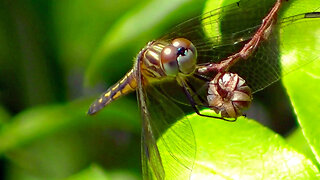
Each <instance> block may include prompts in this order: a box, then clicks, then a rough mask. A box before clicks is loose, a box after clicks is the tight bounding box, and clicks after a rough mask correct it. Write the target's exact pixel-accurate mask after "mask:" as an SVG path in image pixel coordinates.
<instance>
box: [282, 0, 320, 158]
mask: <svg viewBox="0 0 320 180" xmlns="http://www.w3.org/2000/svg"><path fill="white" fill-rule="evenodd" d="M302 2H303V1H294V3H293V4H292V7H293V8H292V9H288V11H287V12H286V13H285V14H284V15H290V14H293V13H299V12H300V13H304V12H312V11H315V10H317V9H318V8H319V7H320V2H319V1H314V2H313V3H310V1H308V3H309V4H308V5H309V6H304V5H301V3H302ZM301 7H305V8H301ZM297 33H299V35H300V36H304V37H305V38H304V39H306V40H305V41H302V42H301V43H299V44H296V43H295V44H291V41H294V39H292V38H294V34H297ZM319 37H320V22H319V20H318V21H317V20H312V19H311V20H309V21H308V22H306V23H303V24H302V25H301V26H298V27H295V28H294V29H292V28H291V29H290V28H287V30H286V31H285V32H283V33H282V38H283V39H282V42H283V43H286V44H287V45H286V46H285V48H282V49H281V52H282V54H281V56H282V59H284V60H285V59H287V58H288V57H289V58H290V61H305V60H309V61H310V63H309V64H307V65H305V66H303V67H302V68H300V69H298V70H297V71H295V72H293V73H292V74H289V75H288V76H286V77H285V78H284V79H283V83H284V85H285V88H286V89H287V92H288V94H289V97H290V100H291V102H292V105H293V107H294V110H295V112H296V114H297V117H298V122H299V124H300V126H301V128H302V132H303V134H304V136H305V137H306V138H307V141H308V143H309V144H310V146H311V149H312V151H313V153H314V154H315V157H316V159H317V160H318V162H319V160H320V142H319V139H320V128H319V127H320V122H319V121H318V120H319V119H320V114H319V112H318V109H319V107H320V97H319V94H318V89H319V88H320V70H319V69H320V61H319V60H320V55H319V52H320V47H319V44H320V38H319ZM290 45H291V46H290ZM288 65H290V63H289V64H288Z"/></svg>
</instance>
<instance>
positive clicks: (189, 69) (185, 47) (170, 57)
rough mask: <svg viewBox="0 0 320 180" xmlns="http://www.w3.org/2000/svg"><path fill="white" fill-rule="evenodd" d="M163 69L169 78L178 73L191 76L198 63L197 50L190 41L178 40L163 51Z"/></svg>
mask: <svg viewBox="0 0 320 180" xmlns="http://www.w3.org/2000/svg"><path fill="white" fill-rule="evenodd" d="M160 57H161V67H162V69H163V71H164V72H165V73H166V75H168V76H176V75H178V73H182V74H184V75H189V74H191V73H193V72H194V70H195V67H196V62H197V50H196V48H195V46H194V45H193V44H192V42H190V41H189V40H187V39H185V38H177V39H174V40H173V41H172V43H171V44H170V45H168V46H166V47H164V48H163V49H162V51H161V55H160Z"/></svg>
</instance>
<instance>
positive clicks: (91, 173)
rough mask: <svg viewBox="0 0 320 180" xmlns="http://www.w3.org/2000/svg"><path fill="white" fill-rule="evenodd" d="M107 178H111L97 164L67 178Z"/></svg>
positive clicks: (71, 179)
mask: <svg viewBox="0 0 320 180" xmlns="http://www.w3.org/2000/svg"><path fill="white" fill-rule="evenodd" d="M90 179H94V180H107V179H110V178H109V177H108V176H107V174H106V172H105V171H104V170H103V169H102V168H101V167H99V166H97V165H91V166H90V167H89V168H87V169H85V170H83V171H81V172H79V173H77V174H74V175H72V176H70V177H68V178H66V179H65V180H90Z"/></svg>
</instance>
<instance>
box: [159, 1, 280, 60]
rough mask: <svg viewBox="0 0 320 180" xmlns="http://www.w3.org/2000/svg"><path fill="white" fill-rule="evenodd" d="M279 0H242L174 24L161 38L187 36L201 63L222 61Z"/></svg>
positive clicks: (244, 39)
mask: <svg viewBox="0 0 320 180" xmlns="http://www.w3.org/2000/svg"><path fill="white" fill-rule="evenodd" d="M275 2H276V0H260V1H255V0H241V1H238V2H236V3H232V4H230V5H227V6H224V7H221V8H218V9H215V10H212V11H209V12H207V13H205V14H203V15H201V16H198V17H195V18H192V19H190V20H188V21H185V22H183V23H181V24H179V25H177V26H176V27H174V28H173V29H172V30H171V32H170V33H168V34H166V35H165V36H163V37H162V38H161V39H164V40H172V39H175V38H177V37H184V38H186V39H188V40H190V41H191V42H192V43H193V44H194V45H195V47H196V48H197V50H198V63H208V62H218V61H221V60H222V58H225V57H227V56H229V55H232V54H233V53H235V52H236V51H237V50H238V49H239V48H241V47H242V46H241V42H245V41H247V40H249V39H251V38H252V36H253V35H254V34H255V32H256V30H257V29H258V28H259V27H260V25H261V23H262V19H263V18H264V17H265V16H266V15H267V14H268V12H269V11H270V9H271V8H272V7H273V5H274V3H275Z"/></svg>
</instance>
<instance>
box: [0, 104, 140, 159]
mask: <svg viewBox="0 0 320 180" xmlns="http://www.w3.org/2000/svg"><path fill="white" fill-rule="evenodd" d="M92 101H93V99H91V98H90V99H86V100H78V101H75V102H72V103H69V104H66V105H51V106H43V107H38V108H33V109H28V110H25V111H24V112H22V113H20V114H18V115H16V116H15V117H13V119H12V120H11V122H10V123H8V124H5V125H4V126H3V127H2V128H1V129H0V154H2V153H4V152H7V151H9V150H12V149H14V148H16V147H19V146H22V145H24V144H27V143H30V142H32V141H33V140H36V139H39V138H43V137H45V136H48V135H50V134H52V133H55V132H57V131H59V130H61V129H66V128H71V127H77V126H83V125H88V124H92V123H93V124H95V123H98V124H100V125H102V124H104V125H108V126H109V127H119V128H122V129H127V130H130V131H136V132H137V131H139V130H140V125H139V123H140V120H139V119H140V118H139V116H138V112H137V108H136V103H134V102H132V101H129V100H128V99H121V100H119V101H117V102H114V103H112V104H111V105H110V106H108V108H105V109H104V110H103V111H101V113H99V114H98V115H96V116H88V115H87V114H86V112H87V110H88V108H89V104H90V103H91V102H92ZM124 110H125V111H126V113H124Z"/></svg>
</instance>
